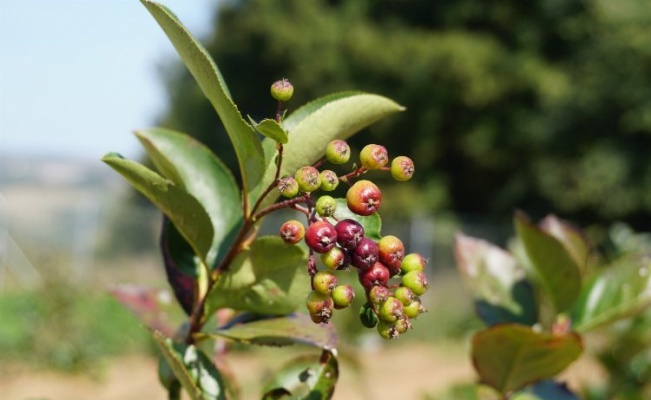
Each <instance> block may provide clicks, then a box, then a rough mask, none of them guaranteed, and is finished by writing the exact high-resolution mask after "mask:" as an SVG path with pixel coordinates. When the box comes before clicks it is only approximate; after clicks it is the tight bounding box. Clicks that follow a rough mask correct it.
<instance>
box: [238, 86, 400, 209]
mask: <svg viewBox="0 0 651 400" xmlns="http://www.w3.org/2000/svg"><path fill="white" fill-rule="evenodd" d="M305 107H307V108H300V109H299V110H297V112H300V114H299V115H298V116H296V117H294V116H293V115H294V114H291V115H289V116H288V117H287V118H286V119H285V121H283V123H282V125H283V127H284V128H285V129H287V130H288V131H289V142H288V143H287V144H286V145H285V146H284V153H283V154H284V155H283V164H282V169H281V171H280V176H283V175H292V176H293V175H294V172H296V170H297V169H299V168H300V167H302V166H305V165H312V164H313V163H315V162H316V161H318V160H319V159H321V158H322V157H323V156H324V155H325V148H326V146H327V145H328V143H330V141H332V140H333V139H346V138H348V137H350V136H351V135H353V134H354V133H356V132H358V131H360V130H362V129H364V128H366V127H367V126H369V125H371V124H372V123H374V122H376V121H378V120H380V119H381V118H384V117H386V116H388V115H391V114H393V113H396V112H398V111H402V110H404V107H402V106H400V105H399V104H397V103H395V102H394V101H393V100H390V99H387V98H386V97H382V96H378V95H375V94H366V93H356V92H348V93H344V94H341V95H331V96H328V97H327V98H326V99H319V100H316V101H315V102H314V103H310V104H308V105H307V106H305ZM263 147H264V154H265V156H266V158H265V162H266V163H267V166H266V172H265V175H264V177H263V179H262V181H261V182H260V184H259V185H258V186H257V187H256V188H255V189H254V190H253V191H252V192H251V196H250V202H251V204H255V202H256V201H257V199H258V197H259V196H260V195H261V194H262V193H263V191H264V190H265V189H266V188H267V187H268V186H269V185H270V184H271V183H272V182H273V179H274V173H275V154H276V153H275V152H274V147H275V143H274V141H273V140H269V139H266V140H264V141H263ZM277 196H278V195H277V193H275V194H272V195H269V196H267V197H266V198H265V200H264V201H263V203H262V207H265V206H268V205H270V204H273V202H274V201H275V200H276V198H277Z"/></svg>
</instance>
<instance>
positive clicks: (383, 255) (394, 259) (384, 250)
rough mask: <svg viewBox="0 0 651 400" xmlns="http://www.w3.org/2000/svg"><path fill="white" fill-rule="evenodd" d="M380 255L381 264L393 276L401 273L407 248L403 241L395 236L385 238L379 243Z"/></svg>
mask: <svg viewBox="0 0 651 400" xmlns="http://www.w3.org/2000/svg"><path fill="white" fill-rule="evenodd" d="M377 247H378V255H379V257H380V262H382V264H384V265H386V266H387V268H388V269H389V272H390V273H391V276H394V275H396V274H397V273H398V272H400V263H401V262H402V259H403V258H404V256H405V246H404V245H403V244H402V241H400V239H398V238H397V237H395V236H392V235H387V236H384V237H383V238H382V239H380V241H379V242H378V243H377Z"/></svg>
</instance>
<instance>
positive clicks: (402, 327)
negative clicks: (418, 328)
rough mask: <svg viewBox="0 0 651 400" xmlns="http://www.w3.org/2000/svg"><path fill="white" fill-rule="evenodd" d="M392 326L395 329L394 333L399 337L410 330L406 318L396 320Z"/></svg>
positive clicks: (409, 324) (409, 323)
mask: <svg viewBox="0 0 651 400" xmlns="http://www.w3.org/2000/svg"><path fill="white" fill-rule="evenodd" d="M393 326H395V328H396V332H398V334H399V335H402V334H403V333H405V332H407V331H408V330H409V329H411V327H412V326H411V322H409V319H407V318H401V319H399V320H397V321H396V322H395V323H394V324H393Z"/></svg>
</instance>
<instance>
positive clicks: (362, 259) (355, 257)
mask: <svg viewBox="0 0 651 400" xmlns="http://www.w3.org/2000/svg"><path fill="white" fill-rule="evenodd" d="M377 260H378V250H377V244H375V242H374V241H372V240H371V239H369V238H363V239H362V241H361V242H360V243H359V245H358V246H357V247H355V248H354V249H353V250H352V251H351V253H350V262H351V264H353V265H354V266H355V267H357V268H359V269H369V268H371V266H372V265H373V264H375V262H376V261H377Z"/></svg>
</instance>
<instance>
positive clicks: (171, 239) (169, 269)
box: [160, 218, 204, 315]
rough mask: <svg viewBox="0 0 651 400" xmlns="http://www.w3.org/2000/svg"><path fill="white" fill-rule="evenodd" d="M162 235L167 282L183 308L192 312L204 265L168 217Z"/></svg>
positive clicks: (161, 241) (164, 221) (161, 242)
mask: <svg viewBox="0 0 651 400" xmlns="http://www.w3.org/2000/svg"><path fill="white" fill-rule="evenodd" d="M162 225H163V226H162V227H161V235H160V250H161V254H162V256H163V264H164V265H165V274H166V275H167V282H168V283H169V284H170V286H171V287H172V290H173V291H174V296H176V299H177V300H178V302H179V304H180V305H181V308H183V311H185V313H186V314H187V315H190V314H192V311H193V310H194V302H195V300H196V297H197V296H196V294H197V290H198V289H199V287H198V284H199V277H200V276H201V270H202V268H204V267H203V265H202V264H201V260H200V259H199V257H197V256H196V254H195V252H194V250H193V249H192V247H191V246H190V245H189V244H188V242H187V241H186V240H185V239H183V236H181V234H180V233H179V231H178V229H176V227H175V226H174V224H171V223H170V222H169V220H168V219H167V218H164V219H163V224H162Z"/></svg>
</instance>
